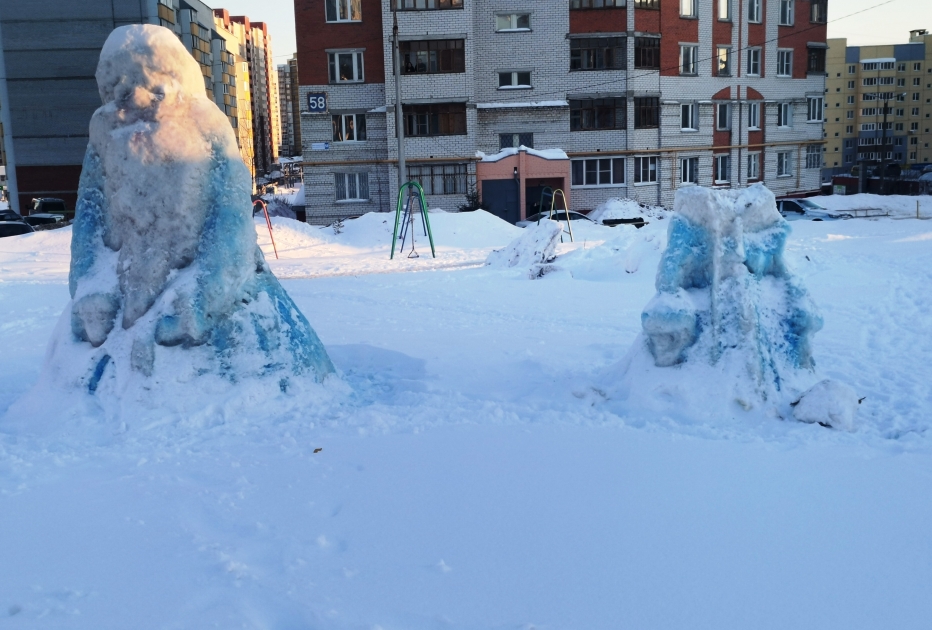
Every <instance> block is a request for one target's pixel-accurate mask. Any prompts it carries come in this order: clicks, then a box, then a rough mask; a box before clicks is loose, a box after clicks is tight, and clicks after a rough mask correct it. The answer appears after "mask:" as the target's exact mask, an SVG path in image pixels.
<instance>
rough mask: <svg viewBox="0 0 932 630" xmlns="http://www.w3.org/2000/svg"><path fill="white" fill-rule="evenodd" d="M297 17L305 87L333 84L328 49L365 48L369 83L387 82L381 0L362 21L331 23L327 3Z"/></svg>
mask: <svg viewBox="0 0 932 630" xmlns="http://www.w3.org/2000/svg"><path fill="white" fill-rule="evenodd" d="M294 14H295V35H296V37H297V44H298V81H299V83H300V84H301V85H325V84H327V83H329V81H330V77H329V76H328V71H327V54H326V53H325V52H324V51H325V50H327V49H328V48H365V49H366V52H365V68H366V70H365V72H366V83H385V54H384V51H383V49H382V3H381V2H380V0H362V21H361V22H342V23H328V22H327V15H326V13H325V8H324V0H294ZM622 30H624V29H622Z"/></svg>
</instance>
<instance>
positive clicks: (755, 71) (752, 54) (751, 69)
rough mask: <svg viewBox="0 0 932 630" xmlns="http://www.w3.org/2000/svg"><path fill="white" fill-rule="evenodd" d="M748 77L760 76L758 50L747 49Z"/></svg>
mask: <svg viewBox="0 0 932 630" xmlns="http://www.w3.org/2000/svg"><path fill="white" fill-rule="evenodd" d="M748 75H750V76H753V77H759V76H760V48H748Z"/></svg>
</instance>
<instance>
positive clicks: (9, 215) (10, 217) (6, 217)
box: [0, 210, 23, 221]
mask: <svg viewBox="0 0 932 630" xmlns="http://www.w3.org/2000/svg"><path fill="white" fill-rule="evenodd" d="M22 220H23V217H21V216H19V215H18V214H16V213H15V212H13V211H12V210H0V221H22Z"/></svg>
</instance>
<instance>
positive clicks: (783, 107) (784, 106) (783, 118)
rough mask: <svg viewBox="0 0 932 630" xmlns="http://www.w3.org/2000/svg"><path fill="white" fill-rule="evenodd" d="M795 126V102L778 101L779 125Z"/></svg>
mask: <svg viewBox="0 0 932 630" xmlns="http://www.w3.org/2000/svg"><path fill="white" fill-rule="evenodd" d="M792 126H793V104H792V103H777V127H792Z"/></svg>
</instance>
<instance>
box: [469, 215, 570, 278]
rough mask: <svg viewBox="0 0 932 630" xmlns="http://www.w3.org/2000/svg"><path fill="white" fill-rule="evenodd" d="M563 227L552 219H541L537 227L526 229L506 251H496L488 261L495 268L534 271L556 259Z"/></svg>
mask: <svg viewBox="0 0 932 630" xmlns="http://www.w3.org/2000/svg"><path fill="white" fill-rule="evenodd" d="M562 234H563V226H562V225H560V223H558V222H556V221H551V220H550V219H541V221H540V223H538V224H537V225H531V226H529V227H527V228H525V230H524V233H523V234H522V235H521V236H519V237H518V238H516V239H515V240H513V241H512V242H511V243H509V244H508V247H506V248H505V249H499V250H495V251H494V252H492V253H491V254H489V257H488V258H487V259H486V264H488V265H491V266H493V267H504V268H514V267H517V268H520V269H532V268H534V267H535V266H538V265H542V264H545V263H549V262H551V261H552V260H553V259H554V258H556V253H555V252H556V248H557V243H558V242H559V241H560V236H561V235H562Z"/></svg>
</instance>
